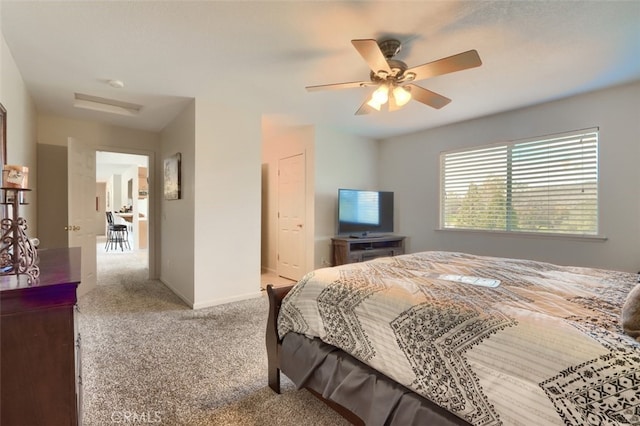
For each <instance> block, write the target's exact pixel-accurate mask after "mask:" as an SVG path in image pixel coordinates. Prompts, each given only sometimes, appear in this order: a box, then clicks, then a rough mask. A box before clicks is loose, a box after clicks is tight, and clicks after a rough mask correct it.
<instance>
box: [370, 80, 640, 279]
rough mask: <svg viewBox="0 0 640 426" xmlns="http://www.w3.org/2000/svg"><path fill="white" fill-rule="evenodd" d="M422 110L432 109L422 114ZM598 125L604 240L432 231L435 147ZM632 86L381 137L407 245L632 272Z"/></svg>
mask: <svg viewBox="0 0 640 426" xmlns="http://www.w3.org/2000/svg"><path fill="white" fill-rule="evenodd" d="M425 113H432V114H433V113H437V112H429V111H426V112H425ZM590 127H599V128H600V138H599V180H600V187H599V202H600V230H601V233H602V234H604V235H605V236H606V237H607V240H606V241H593V240H590V241H584V240H576V239H570V238H560V237H551V238H547V237H522V236H520V237H518V236H505V235H495V234H488V233H473V232H456V231H437V230H436V229H437V228H438V225H439V223H438V218H439V199H440V197H439V155H440V152H441V151H445V150H450V149H454V148H461V147H472V146H477V145H483V144H488V143H493V142H500V141H507V140H517V139H523V138H528V137H533V136H540V135H546V134H553V133H560V132H566V131H570V130H576V129H583V128H590ZM639 141H640V83H635V84H630V85H625V86H620V87H616V88H612V89H607V90H602V91H598V92H592V93H589V94H586V95H580V96H575V97H571V98H567V99H564V100H559V101H555V102H550V103H546V104H542V105H537V106H533V107H530V108H524V109H520V110H516V111H510V112H506V113H503V114H498V115H493V116H489V117H485V118H480V119H476V120H471V121H466V122H462V123H457V124H453V125H449V126H445V127H440V128H436V129H432V130H428V131H424V132H420V133H416V134H411V135H405V136H402V137H396V138H391V139H388V140H385V141H382V142H381V145H380V146H381V150H380V168H379V172H380V176H381V183H382V184H383V186H385V187H386V188H387V189H390V190H394V191H395V192H396V197H395V199H396V216H397V219H396V223H397V225H398V230H397V232H398V233H401V234H404V235H407V236H408V237H409V239H408V249H409V250H410V251H412V252H416V251H422V250H453V251H465V252H470V253H477V254H486V255H494V256H507V257H515V258H530V259H536V260H542V261H549V262H553V263H558V264H570V265H578V266H592V267H602V268H609V269H617V270H626V271H631V272H635V271H638V268H640V168H639V167H638V164H640V142H639Z"/></svg>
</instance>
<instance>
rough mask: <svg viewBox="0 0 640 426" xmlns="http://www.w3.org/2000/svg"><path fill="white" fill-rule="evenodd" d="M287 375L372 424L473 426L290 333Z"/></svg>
mask: <svg viewBox="0 0 640 426" xmlns="http://www.w3.org/2000/svg"><path fill="white" fill-rule="evenodd" d="M280 360H281V362H280V365H281V371H282V372H283V373H284V374H285V375H286V376H287V377H289V379H291V381H292V382H293V383H294V384H295V385H296V386H297V387H298V389H300V388H309V389H311V390H313V391H315V392H317V393H319V394H320V395H322V397H324V398H325V399H328V400H331V401H334V402H336V403H338V404H340V405H342V406H343V407H345V408H346V409H348V410H350V411H351V412H352V413H354V414H355V415H357V416H358V417H359V418H360V419H362V420H363V421H364V423H365V424H367V425H402V426H406V425H443V426H449V425H451V426H453V425H456V426H460V425H467V426H468V425H469V423H468V422H466V421H464V420H462V419H461V418H459V417H457V416H455V415H454V414H452V413H450V412H448V411H446V410H444V409H443V408H441V407H439V406H437V405H436V404H434V403H433V402H431V401H429V400H427V399H425V398H423V397H421V396H420V395H418V394H416V393H414V392H413V391H411V390H409V389H408V388H406V387H404V386H402V385H400V384H398V383H397V382H394V381H393V380H391V379H389V378H388V377H386V376H385V375H383V374H381V373H379V372H377V371H375V370H373V369H372V368H370V367H368V366H367V365H365V364H363V363H362V362H360V361H358V360H357V359H355V358H354V357H352V356H350V355H349V354H347V353H345V352H343V351H341V350H339V349H337V348H336V347H334V346H331V345H328V344H326V343H324V342H322V341H321V340H320V339H317V338H316V339H310V338H308V337H305V336H303V335H300V334H297V333H288V334H287V335H285V336H284V338H283V340H282V347H281V352H280Z"/></svg>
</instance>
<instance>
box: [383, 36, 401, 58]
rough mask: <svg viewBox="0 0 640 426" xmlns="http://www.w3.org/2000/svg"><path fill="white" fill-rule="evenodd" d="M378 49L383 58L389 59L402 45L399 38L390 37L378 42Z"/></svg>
mask: <svg viewBox="0 0 640 426" xmlns="http://www.w3.org/2000/svg"><path fill="white" fill-rule="evenodd" d="M378 46H379V47H380V50H381V51H382V54H383V55H384V57H385V58H387V59H391V58H393V57H394V56H396V55H397V54H398V52H400V49H401V48H402V45H401V43H400V41H399V40H395V39H390V40H384V41H381V42H379V43H378Z"/></svg>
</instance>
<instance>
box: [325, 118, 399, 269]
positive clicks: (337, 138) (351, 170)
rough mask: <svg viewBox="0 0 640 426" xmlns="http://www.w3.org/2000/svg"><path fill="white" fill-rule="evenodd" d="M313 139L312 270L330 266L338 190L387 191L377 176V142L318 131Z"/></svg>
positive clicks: (340, 133)
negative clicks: (313, 238)
mask: <svg viewBox="0 0 640 426" xmlns="http://www.w3.org/2000/svg"><path fill="white" fill-rule="evenodd" d="M315 134H316V138H315V244H314V246H315V250H314V267H315V268H320V267H323V266H328V264H330V263H331V237H333V236H335V235H336V230H337V214H338V213H337V201H338V189H339V188H353V189H370V190H380V191H381V190H388V189H389V188H385V187H382V186H381V181H380V179H379V173H378V162H379V151H378V142H377V141H374V140H371V139H368V138H364V137H359V136H354V135H349V134H345V133H342V132H339V131H336V130H334V129H330V128H327V127H317V128H316V133H315Z"/></svg>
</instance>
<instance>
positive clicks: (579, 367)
mask: <svg viewBox="0 0 640 426" xmlns="http://www.w3.org/2000/svg"><path fill="white" fill-rule="evenodd" d="M636 282H637V277H636V275H635V274H630V273H624V272H615V271H607V270H601V269H592V268H579V267H566V266H558V265H553V264H550V263H544V262H536V261H531V260H519V259H506V258H496V257H487V256H477V255H471V254H465V253H455V252H422V253H415V254H407V255H402V256H396V257H390V258H380V259H375V260H372V261H369V262H364V263H356V264H348V265H341V266H337V267H332V268H323V269H318V270H315V271H313V272H311V273H309V274H307V275H306V276H305V277H304V278H303V279H302V280H300V281H299V282H298V283H297V284H296V285H294V286H291V287H285V288H273V287H272V286H269V287H268V294H269V299H270V310H269V318H268V321H267V335H266V343H267V352H268V358H269V371H268V380H269V386H270V387H271V388H272V389H273V390H275V391H276V392H279V391H280V373H281V372H282V373H284V374H285V375H286V376H287V377H289V378H290V379H291V380H292V381H293V383H294V384H295V385H296V386H297V387H299V388H302V387H304V388H307V389H309V390H310V391H311V392H313V393H314V394H315V395H316V396H318V397H320V398H322V399H324V400H325V402H327V403H328V404H330V405H331V406H332V407H333V408H334V409H336V410H337V411H338V412H340V413H341V414H343V415H344V416H345V417H346V418H347V419H349V420H350V421H351V422H352V423H354V424H368V425H369V424H371V425H374V424H381V425H382V424H397V425H410V424H438V425H440V424H447V425H500V424H502V425H516V424H525V425H531V424H535V425H555V424H558V425H561V424H564V425H585V424H594V425H623V424H640V342H639V341H638V340H635V337H637V338H638V339H639V340H640V337H638V336H637V335H634V334H633V332H631V333H629V330H627V329H626V328H627V325H625V329H623V327H622V325H621V320H620V318H621V312H622V310H623V307H624V308H625V309H627V306H628V305H629V304H630V301H629V299H630V295H631V294H632V293H634V291H635V292H636V293H639V294H640V290H637V289H640V285H636ZM638 299H640V297H638ZM625 301H626V302H625ZM637 303H638V301H634V304H636V305H637ZM638 309H640V308H638ZM636 313H637V312H636ZM625 331H626V332H625ZM630 334H631V335H630Z"/></svg>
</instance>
